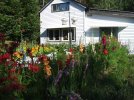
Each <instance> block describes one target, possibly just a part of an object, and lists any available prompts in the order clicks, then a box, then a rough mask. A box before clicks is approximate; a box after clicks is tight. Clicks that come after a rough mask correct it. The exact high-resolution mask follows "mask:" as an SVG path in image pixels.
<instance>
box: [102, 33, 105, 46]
mask: <svg viewBox="0 0 134 100" xmlns="http://www.w3.org/2000/svg"><path fill="white" fill-rule="evenodd" d="M102 44H103V45H106V36H105V35H104V36H103V37H102Z"/></svg>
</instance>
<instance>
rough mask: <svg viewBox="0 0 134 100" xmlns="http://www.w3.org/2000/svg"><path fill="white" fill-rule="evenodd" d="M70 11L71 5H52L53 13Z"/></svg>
mask: <svg viewBox="0 0 134 100" xmlns="http://www.w3.org/2000/svg"><path fill="white" fill-rule="evenodd" d="M60 11H69V3H68V2H67V3H59V4H53V5H52V12H60Z"/></svg>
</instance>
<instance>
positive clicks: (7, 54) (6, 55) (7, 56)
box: [2, 53, 10, 59]
mask: <svg viewBox="0 0 134 100" xmlns="http://www.w3.org/2000/svg"><path fill="white" fill-rule="evenodd" d="M2 58H3V59H10V54H9V53H6V54H4V55H2Z"/></svg>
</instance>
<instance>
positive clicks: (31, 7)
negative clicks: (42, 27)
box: [0, 0, 39, 40]
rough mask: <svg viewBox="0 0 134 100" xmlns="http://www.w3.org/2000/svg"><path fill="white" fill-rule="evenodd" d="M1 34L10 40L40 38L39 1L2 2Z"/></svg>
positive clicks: (0, 10)
mask: <svg viewBox="0 0 134 100" xmlns="http://www.w3.org/2000/svg"><path fill="white" fill-rule="evenodd" d="M0 6H1V8H0V23H1V24H0V32H3V33H5V34H6V35H7V36H8V39H10V40H21V39H22V38H24V39H25V38H27V39H30V40H32V39H34V40H36V38H37V37H39V4H38V0H1V1H0Z"/></svg>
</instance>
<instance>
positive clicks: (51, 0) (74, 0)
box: [40, 0, 86, 13]
mask: <svg viewBox="0 0 134 100" xmlns="http://www.w3.org/2000/svg"><path fill="white" fill-rule="evenodd" d="M53 1H54V0H50V1H49V2H48V3H47V4H46V5H45V6H43V7H42V8H41V10H40V13H41V12H42V11H43V10H44V9H45V8H46V7H47V6H48V5H49V4H50V3H52V2H53ZM72 1H73V2H75V3H77V4H78V5H80V6H82V7H84V8H86V6H85V5H84V4H82V3H80V2H78V1H76V0H72Z"/></svg>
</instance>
